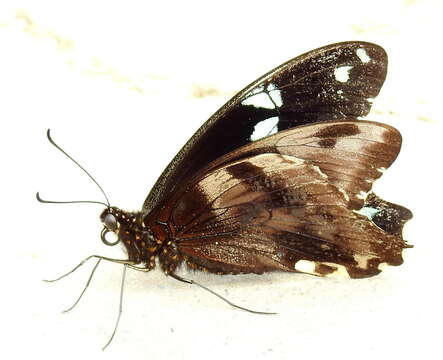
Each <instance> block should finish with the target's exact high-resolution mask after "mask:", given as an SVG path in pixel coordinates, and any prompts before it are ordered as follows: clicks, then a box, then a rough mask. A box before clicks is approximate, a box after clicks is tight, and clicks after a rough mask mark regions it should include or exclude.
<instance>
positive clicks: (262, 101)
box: [241, 93, 275, 109]
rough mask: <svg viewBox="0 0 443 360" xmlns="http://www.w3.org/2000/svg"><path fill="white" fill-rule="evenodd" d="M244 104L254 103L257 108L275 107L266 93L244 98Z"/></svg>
mask: <svg viewBox="0 0 443 360" xmlns="http://www.w3.org/2000/svg"><path fill="white" fill-rule="evenodd" d="M241 103H242V105H252V106H254V107H256V108H265V109H275V105H274V103H273V102H272V100H271V98H270V97H269V95H268V94H266V93H260V94H255V95H252V96H250V97H248V98H246V99H245V100H243V101H242V102H241Z"/></svg>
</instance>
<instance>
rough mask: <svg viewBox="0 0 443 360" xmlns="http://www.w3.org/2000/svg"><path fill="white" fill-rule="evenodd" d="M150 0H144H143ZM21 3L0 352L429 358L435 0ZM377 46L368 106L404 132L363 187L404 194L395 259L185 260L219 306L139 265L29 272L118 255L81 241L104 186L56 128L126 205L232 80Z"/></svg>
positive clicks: (229, 90)
mask: <svg viewBox="0 0 443 360" xmlns="http://www.w3.org/2000/svg"><path fill="white" fill-rule="evenodd" d="M160 3H161V4H160ZM217 4H218V5H215V3H213V2H208V1H202V2H200V1H195V0H190V1H183V2H181V1H177V2H174V1H155V2H151V1H142V2H136V1H125V2H123V1H121V2H109V1H85V2H81V1H76V2H66V1H38V2H35V1H29V2H22V3H21V4H20V3H19V2H14V3H12V4H9V5H8V3H5V2H2V5H0V45H1V46H2V49H1V55H0V121H1V132H0V136H1V141H0V146H1V149H0V154H1V164H2V167H1V169H2V171H1V173H2V175H1V187H0V189H1V199H2V207H1V230H2V236H1V241H2V242H3V244H4V245H3V247H2V249H3V255H2V261H1V264H2V265H3V266H2V269H3V270H2V296H1V300H0V301H1V302H2V304H1V307H0V311H1V312H2V314H1V324H2V326H1V329H2V331H3V334H2V335H1V339H2V349H3V352H5V351H6V352H7V357H5V358H24V356H28V357H30V356H32V357H33V358H42V357H45V358H47V359H56V358H65V359H74V358H75V359H79V358H97V357H103V358H111V359H112V358H116V359H117V358H119V359H121V358H122V357H123V356H124V357H125V358H134V357H137V358H146V359H167V358H168V359H169V358H171V359H235V358H240V357H242V358H245V359H265V358H266V359H289V358H301V357H305V358H310V359H319V358H322V357H327V358H329V359H376V358H388V357H395V358H399V359H401V358H406V357H408V358H409V357H418V356H419V357H420V358H426V359H434V358H438V357H439V356H441V348H440V342H441V322H442V320H443V319H442V310H441V304H442V300H443V299H442V296H441V293H440V292H441V291H440V290H441V265H440V264H441V263H442V254H443V246H442V240H443V239H442V233H441V225H440V224H441V221H442V220H441V204H442V196H441V177H440V173H441V155H442V150H441V143H442V135H443V134H442V131H441V124H442V123H441V117H442V111H441V105H442V103H443V96H442V91H441V87H442V80H443V79H442V74H441V61H442V54H441V42H440V41H439V38H440V37H441V36H440V34H441V14H442V11H443V6H442V2H440V1H437V0H436V1H418V0H417V1H413V0H409V1H406V0H405V1H389V2H388V1H375V0H373V1H364V2H363V1H340V0H335V1H331V2H326V1H325V2H319V1H309V2H297V1H287V2H286V1H272V2H271V1H263V2H260V1H251V2H250V1H243V2H240V1H224V2H220V3H217ZM345 40H366V41H371V42H375V43H378V44H380V45H382V46H383V47H384V48H385V49H386V50H387V52H388V55H389V60H390V65H389V71H388V78H387V81H386V83H385V86H384V88H383V90H382V92H381V93H380V95H379V97H378V98H377V100H376V102H375V104H374V107H373V111H372V113H371V115H370V116H369V117H368V118H369V119H372V120H377V121H382V122H386V123H389V124H391V125H394V126H396V127H397V128H398V129H399V130H400V131H401V132H402V134H403V138H404V146H403V149H402V152H401V154H400V157H399V158H398V160H397V161H396V163H395V164H394V165H393V166H392V167H391V169H389V171H387V172H386V173H385V175H384V177H383V178H382V179H381V180H380V181H379V183H378V184H377V186H376V187H375V190H376V191H377V192H378V193H379V195H381V196H382V197H384V198H385V199H387V200H390V201H393V202H397V203H400V204H402V205H405V206H407V207H409V208H410V209H412V210H413V212H414V215H415V217H414V219H413V220H412V221H410V223H408V224H407V226H406V227H405V238H406V239H407V240H409V241H410V243H412V244H414V245H415V247H414V248H413V249H410V250H406V251H405V264H404V265H402V266H401V267H392V268H389V269H387V270H386V271H384V272H383V273H382V274H381V275H380V276H376V277H374V278H370V279H365V280H344V279H319V278H314V277H310V276H306V275H294V274H268V275H263V276H224V277H221V276H214V275H203V274H199V273H195V274H188V276H189V277H194V278H195V279H198V280H199V281H200V282H201V283H203V284H205V285H207V286H209V287H210V288H211V289H213V290H215V291H218V292H219V293H221V294H223V295H225V296H226V297H228V298H229V299H230V300H232V301H234V302H236V303H238V304H240V305H245V306H248V307H250V308H253V309H257V310H265V311H276V312H278V315H276V316H259V315H251V314H249V313H244V312H241V311H237V310H233V309H231V308H230V307H229V306H228V305H226V304H224V303H222V302H221V301H219V300H218V299H217V298H215V297H213V296H212V295H210V294H208V293H205V292H203V291H202V290H200V289H199V288H196V287H192V286H187V285H185V284H181V283H177V282H176V281H174V280H173V279H169V278H166V277H165V276H164V275H163V274H162V273H161V272H160V271H158V270H156V271H153V272H151V273H148V274H144V273H133V272H130V273H128V278H127V282H126V288H125V290H126V291H125V299H124V313H123V317H122V320H121V323H120V328H119V331H118V333H117V336H116V338H115V340H114V342H113V343H112V344H111V345H110V347H109V348H108V349H107V350H106V351H105V352H102V351H101V347H102V346H103V345H104V344H105V343H106V341H107V340H108V336H109V334H110V333H111V331H112V328H113V326H114V321H115V318H116V316H117V307H118V298H119V286H120V276H121V267H120V266H117V265H113V264H103V265H102V266H101V267H99V269H98V271H97V274H96V276H95V278H94V279H93V281H92V284H91V287H90V288H89V290H88V292H87V293H86V295H85V297H84V298H83V299H82V302H81V303H80V304H79V306H78V307H77V308H76V309H75V310H74V311H72V312H71V313H69V314H61V313H60V312H61V310H63V309H65V308H67V307H69V306H70V305H71V304H72V303H73V302H74V301H75V299H76V297H77V296H78V295H79V293H80V291H81V290H82V288H83V286H84V284H85V281H86V279H87V277H88V276H89V271H90V269H91V268H92V265H93V263H91V264H88V265H85V266H84V268H82V269H81V270H79V271H77V272H76V273H75V274H73V275H72V276H71V277H69V278H66V279H64V280H62V281H60V282H58V283H54V284H47V283H43V282H42V281H41V280H42V279H44V278H52V277H55V276H57V275H60V274H61V273H63V272H65V271H67V270H69V269H70V268H71V267H73V266H74V265H75V264H77V263H78V262H79V261H80V260H81V259H82V258H84V257H85V256H87V255H90V254H93V253H97V254H101V255H108V256H114V257H119V256H122V254H121V252H120V249H117V248H116V249H114V248H112V249H111V248H107V247H106V246H104V245H102V244H101V242H100V239H99V233H100V230H101V225H100V223H99V220H98V215H99V213H100V211H101V210H102V209H101V208H100V206H95V205H43V204H39V203H37V201H36V200H35V198H34V194H35V192H36V191H37V190H38V191H40V192H41V194H42V196H44V197H46V198H49V199H54V200H72V199H88V200H102V197H101V194H100V193H99V192H98V190H97V189H96V188H95V187H94V184H92V183H91V182H90V181H89V179H88V178H87V177H86V176H84V175H83V174H82V173H81V171H80V170H79V169H78V168H76V167H74V166H73V164H72V163H70V162H69V161H68V160H67V159H65V158H64V157H63V156H62V155H61V154H60V153H58V152H57V151H55V149H54V148H52V147H51V146H50V145H49V144H48V142H47V141H46V138H45V131H46V129H47V128H51V129H52V135H53V137H54V139H55V140H56V141H57V142H58V143H59V144H60V145H62V146H63V147H64V148H65V149H66V150H67V151H68V152H69V153H71V154H72V155H73V156H74V157H75V158H76V159H77V160H78V161H80V162H81V163H82V164H83V165H84V166H85V167H86V168H87V169H89V170H90V171H91V172H92V173H93V174H94V176H95V177H96V179H97V180H98V181H99V182H100V183H101V184H102V185H103V187H104V188H105V190H106V191H107V193H108V194H109V197H110V199H111V201H112V203H113V204H114V205H116V206H120V207H122V208H126V209H129V210H136V209H140V207H141V204H142V203H143V200H144V198H145V197H146V195H147V193H148V191H149V189H150V187H151V186H152V185H153V183H154V182H155V180H156V178H157V176H158V175H159V174H160V173H161V171H162V169H163V168H164V167H165V166H166V165H167V163H168V162H169V160H170V159H172V157H173V156H174V154H175V153H176V152H177V151H178V149H179V148H180V147H181V145H182V144H183V143H184V142H185V141H186V140H187V139H188V138H189V137H190V136H191V135H192V134H193V133H194V131H195V130H196V129H197V128H198V127H199V126H200V125H201V124H202V123H203V122H204V121H205V120H206V119H207V118H208V117H209V116H210V115H211V114H212V113H213V112H214V111H215V110H216V109H217V108H218V107H219V106H221V105H222V104H223V103H224V102H225V101H227V100H228V99H229V97H230V96H232V95H233V94H235V92H236V91H238V90H240V89H241V88H242V87H244V86H245V85H246V84H248V83H249V82H251V81H253V80H254V79H255V78H257V77H258V76H260V75H262V74H263V73H265V72H266V71H268V70H270V69H271V68H273V67H275V66H277V65H279V64H280V63H282V62H284V61H286V60H288V59H290V58H291V57H294V56H296V55H299V54H301V53H303V52H305V51H308V50H311V49H314V48H317V47H319V46H322V45H326V44H329V43H333V42H338V41H345Z"/></svg>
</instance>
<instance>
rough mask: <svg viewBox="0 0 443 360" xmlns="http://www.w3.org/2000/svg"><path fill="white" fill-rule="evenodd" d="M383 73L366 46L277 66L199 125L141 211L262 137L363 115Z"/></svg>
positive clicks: (344, 46)
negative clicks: (222, 159)
mask: <svg viewBox="0 0 443 360" xmlns="http://www.w3.org/2000/svg"><path fill="white" fill-rule="evenodd" d="M386 70H387V56H386V53H385V51H384V50H383V49H382V48H381V47H379V46H377V45H374V44H370V43H365V42H344V43H338V44H333V45H328V46H325V47H322V48H319V49H316V50H313V51H310V52H308V53H306V54H304V55H301V56H299V57H296V58H294V59H292V60H290V61H288V62H287V63H285V64H283V65H280V66H279V67H277V68H275V69H274V70H272V71H270V72H269V73H267V74H266V75H264V76H263V77H261V78H259V79H258V80H256V81H255V82H253V83H252V84H251V85H249V86H247V87H246V88H245V89H244V90H242V91H241V92H239V93H238V94H237V95H236V96H234V97H233V98H232V99H231V100H230V101H229V102H228V103H226V104H225V105H224V106H223V107H222V108H221V109H220V110H218V111H217V112H216V113H215V114H214V115H213V116H212V117H211V118H210V119H209V120H208V121H206V123H205V124H203V126H202V127H201V128H200V129H199V130H198V131H197V132H196V133H195V135H194V136H193V137H192V138H191V139H190V140H189V141H188V142H187V143H186V144H185V146H184V147H183V148H182V149H181V150H180V152H179V153H178V154H177V155H176V157H175V158H174V159H173V160H172V161H171V163H170V164H169V165H168V167H167V168H166V169H165V170H164V172H163V173H162V175H161V176H160V178H159V179H158V180H157V183H156V184H155V185H154V187H153V189H152V190H151V192H150V194H149V195H148V197H147V199H146V200H145V203H144V205H143V211H144V212H145V213H146V212H149V211H150V210H151V209H152V208H153V207H154V206H155V205H156V204H158V202H159V201H160V200H161V199H163V198H164V197H165V196H166V195H167V194H169V193H170V192H171V191H172V190H174V188H175V186H176V185H177V184H183V183H184V182H185V180H186V179H189V177H191V176H193V175H194V174H195V173H196V172H197V171H198V170H200V169H202V168H203V167H204V166H206V165H207V164H208V163H210V162H211V161H214V160H215V159H217V158H219V157H220V156H222V155H225V154H227V153H229V152H231V151H233V150H235V149H237V148H239V147H240V146H243V145H246V144H248V143H250V142H252V141H255V140H257V139H259V138H260V137H263V136H266V135H268V134H270V133H275V132H278V131H281V130H284V129H289V128H292V127H294V126H298V125H302V124H309V123H315V122H319V121H325V120H343V119H348V120H349V119H357V118H358V117H362V116H365V115H367V114H368V112H369V110H370V108H371V101H372V99H373V98H374V97H376V96H377V94H378V93H379V91H380V88H381V86H382V85H383V82H384V79H385V76H386Z"/></svg>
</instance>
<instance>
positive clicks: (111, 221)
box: [103, 214, 117, 231]
mask: <svg viewBox="0 0 443 360" xmlns="http://www.w3.org/2000/svg"><path fill="white" fill-rule="evenodd" d="M103 223H104V224H105V226H106V228H107V229H108V230H110V231H115V230H117V219H116V218H115V216H114V215H112V214H106V216H105V218H104V220H103Z"/></svg>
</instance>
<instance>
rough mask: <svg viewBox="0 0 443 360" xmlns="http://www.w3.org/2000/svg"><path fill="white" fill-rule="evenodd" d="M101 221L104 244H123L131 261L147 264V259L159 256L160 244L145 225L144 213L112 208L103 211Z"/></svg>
mask: <svg viewBox="0 0 443 360" xmlns="http://www.w3.org/2000/svg"><path fill="white" fill-rule="evenodd" d="M100 220H101V222H102V224H103V230H102V232H101V240H102V242H103V243H104V244H106V245H108V246H114V245H117V244H118V243H122V244H123V245H124V247H125V248H126V251H127V253H128V258H129V260H132V261H134V262H136V263H139V262H146V259H150V258H151V257H152V256H155V255H156V254H157V252H158V249H159V246H160V244H159V243H158V242H156V241H155V239H154V236H153V234H152V232H151V230H150V229H149V228H147V227H146V226H145V225H144V224H143V214H142V213H140V212H129V211H124V210H121V209H119V208H116V207H112V206H110V207H107V208H105V210H103V212H102V213H101V215H100ZM112 237H113V238H112Z"/></svg>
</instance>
